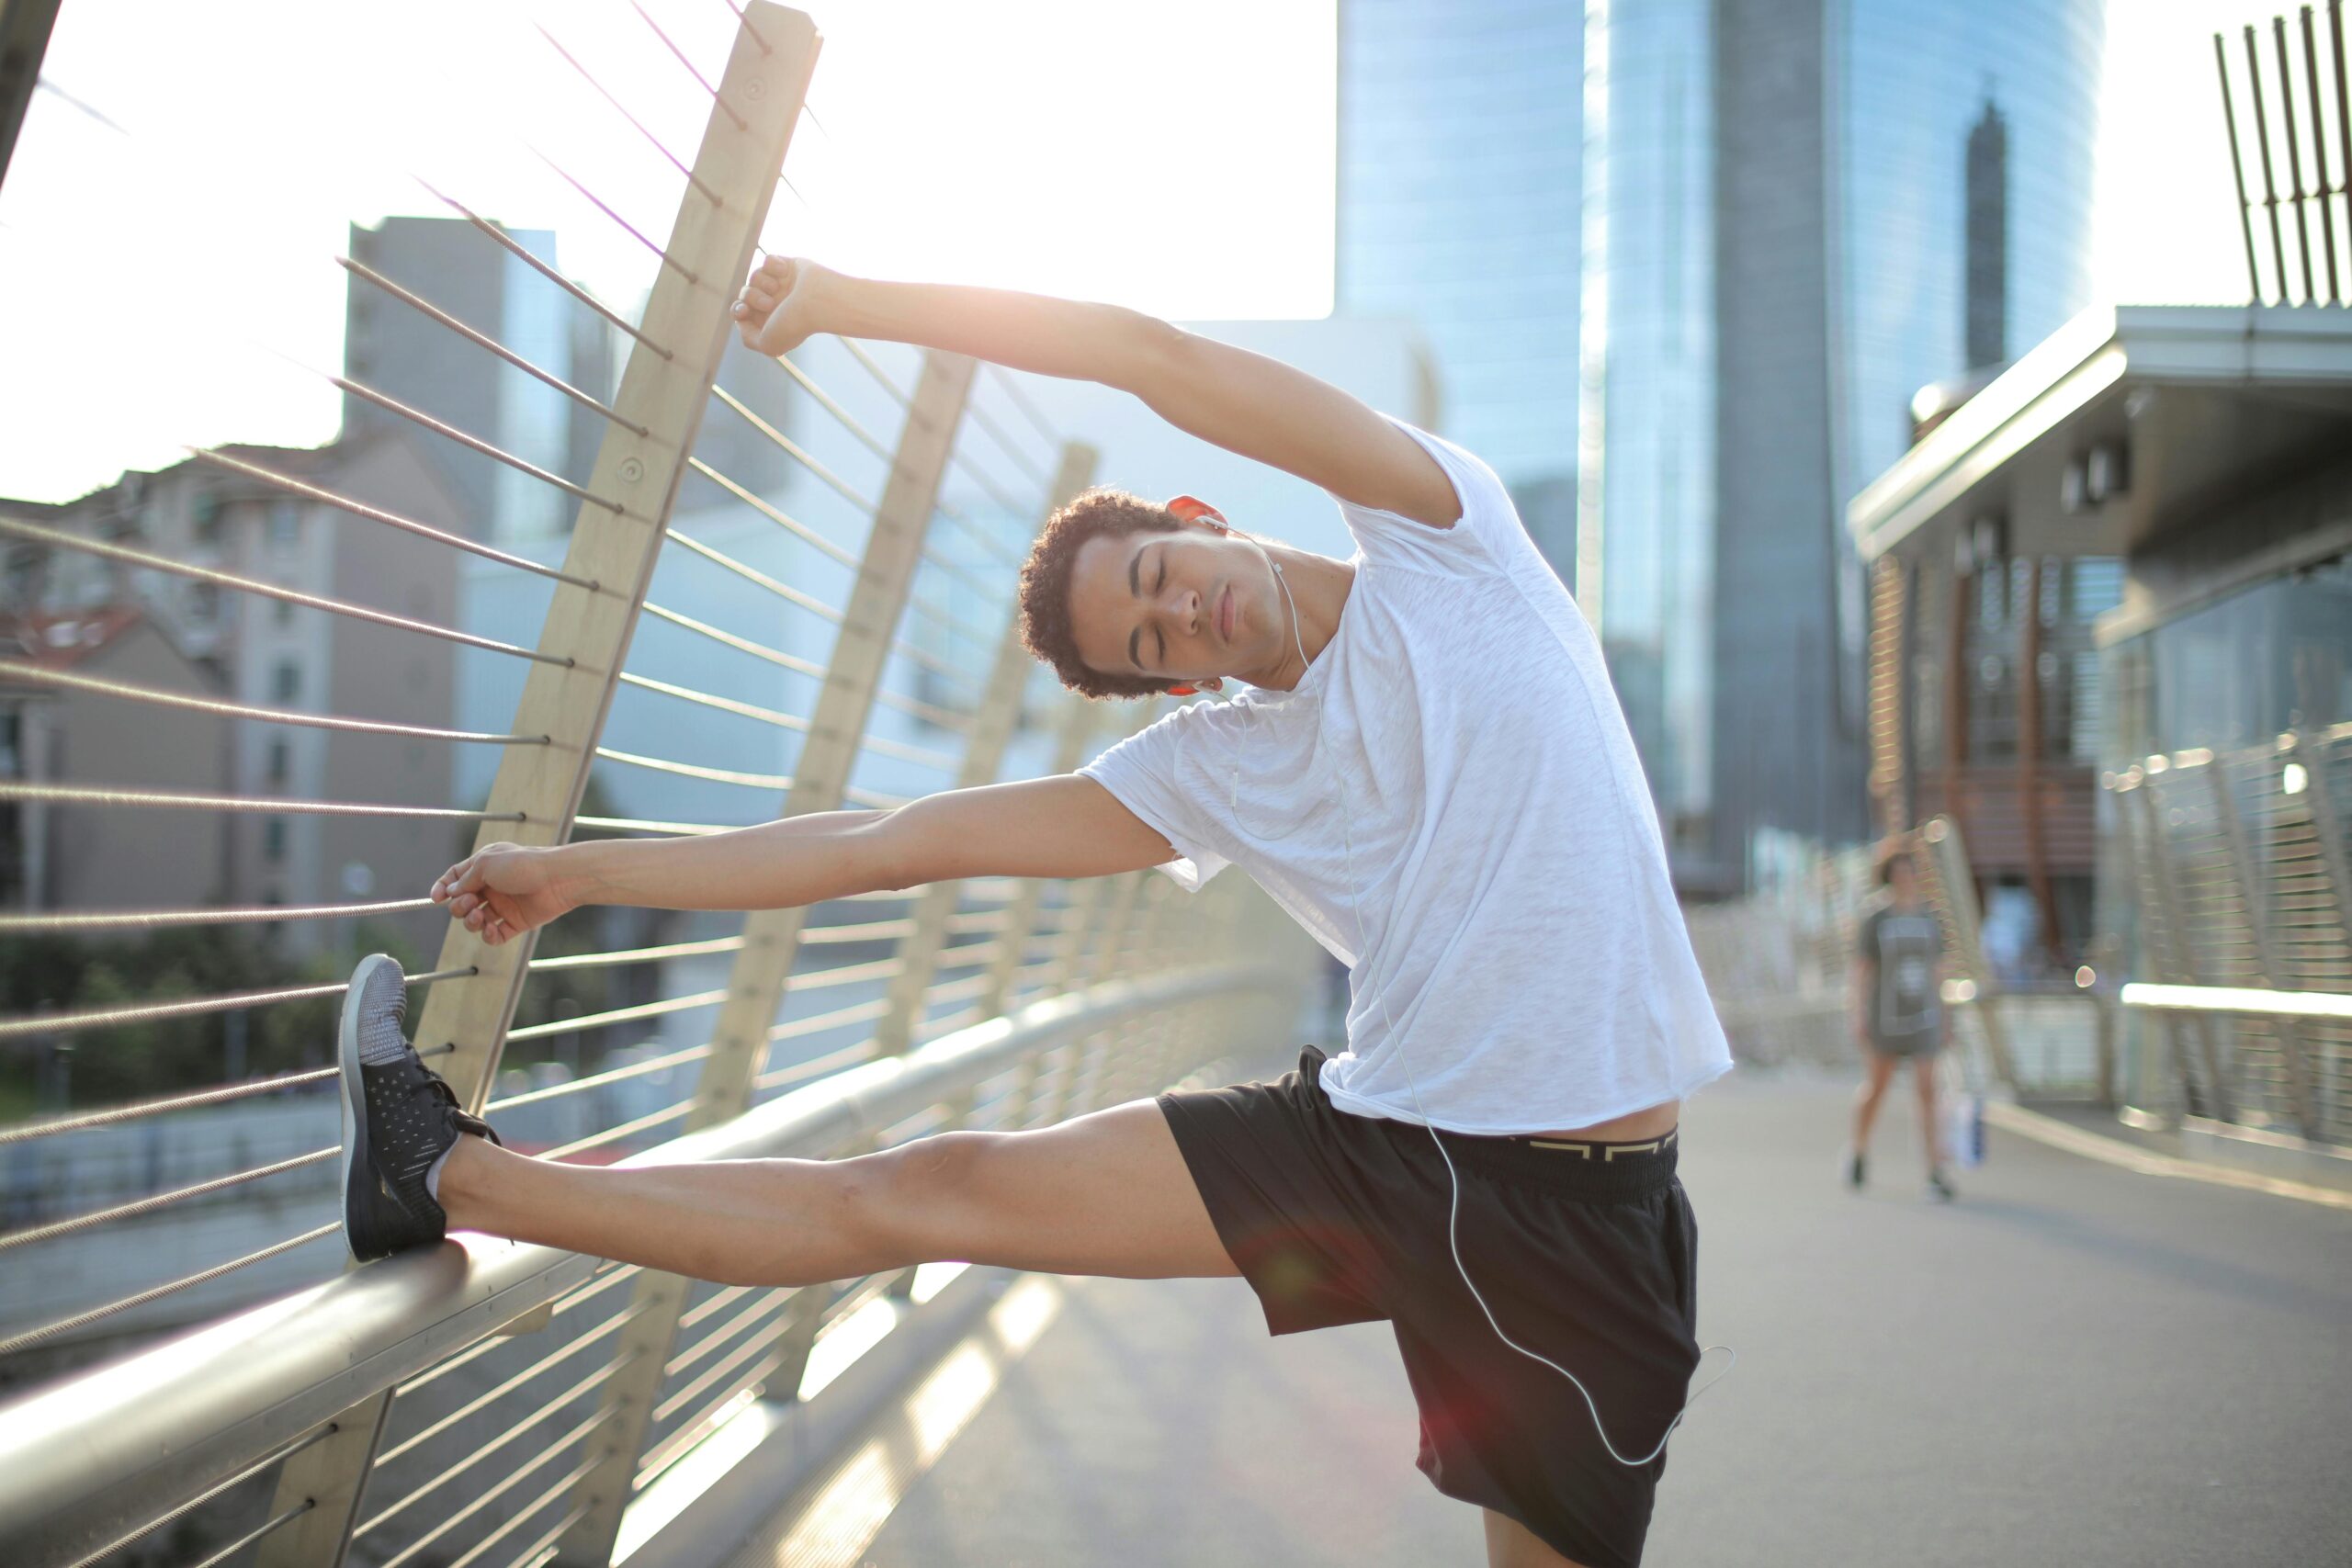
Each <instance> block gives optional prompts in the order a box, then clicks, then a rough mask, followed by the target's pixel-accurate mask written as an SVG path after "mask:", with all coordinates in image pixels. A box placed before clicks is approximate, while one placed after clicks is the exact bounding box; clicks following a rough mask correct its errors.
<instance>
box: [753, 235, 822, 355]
mask: <svg viewBox="0 0 2352 1568" xmlns="http://www.w3.org/2000/svg"><path fill="white" fill-rule="evenodd" d="M826 276H828V275H827V273H826V271H825V269H824V268H823V267H821V266H819V265H817V264H816V263H815V262H812V261H801V260H798V259H797V258H787V257H784V256H770V257H768V258H767V260H765V261H763V262H762V263H761V264H760V265H758V266H757V267H755V268H753V269H752V276H751V278H750V280H749V281H747V282H746V283H745V284H744V285H743V290H742V292H741V294H738V295H737V296H736V297H735V303H734V305H733V306H732V307H731V308H730V313H731V314H732V315H733V317H734V319H735V331H736V332H737V333H738V334H740V335H741V337H742V339H743V343H744V346H746V347H748V348H755V349H757V350H759V351H760V352H761V353H762V354H764V355H771V356H775V355H785V354H789V353H790V352H792V350H794V349H796V348H798V347H799V346H800V345H801V344H804V343H806V342H808V341H809V337H810V335H811V334H813V333H820V332H822V331H824V330H825V325H824V322H823V321H820V320H819V319H818V310H819V298H818V296H819V293H820V289H821V288H822V287H823V282H824V279H825V277H826Z"/></svg>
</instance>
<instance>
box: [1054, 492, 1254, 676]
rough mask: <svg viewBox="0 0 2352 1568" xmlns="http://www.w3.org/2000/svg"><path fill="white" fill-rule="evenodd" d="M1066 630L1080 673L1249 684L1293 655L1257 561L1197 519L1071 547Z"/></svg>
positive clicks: (1241, 543) (1248, 547)
mask: <svg viewBox="0 0 2352 1568" xmlns="http://www.w3.org/2000/svg"><path fill="white" fill-rule="evenodd" d="M1070 625H1071V629H1072V630H1073V632H1074V633H1075V634H1076V637H1077V641H1078V651H1079V657H1080V658H1081V659H1083V660H1086V663H1087V665H1088V667H1089V668H1091V669H1093V670H1096V671H1101V672H1102V673H1103V674H1106V675H1136V676H1141V677H1143V678H1144V679H1146V680H1150V681H1167V682H1179V683H1197V682H1202V681H1205V680H1209V679H1212V678H1215V677H1219V676H1226V675H1230V676H1233V677H1235V678H1237V679H1239V680H1243V681H1252V677H1253V675H1257V676H1263V675H1270V674H1272V673H1273V672H1275V671H1279V670H1280V669H1281V668H1282V666H1283V657H1284V656H1285V655H1288V654H1290V653H1291V652H1292V651H1293V649H1292V640H1291V628H1290V616H1289V611H1288V610H1287V609H1286V608H1285V607H1284V605H1283V598H1282V591H1281V590H1280V589H1279V588H1277V587H1276V586H1275V585H1274V577H1273V572H1272V569H1271V568H1270V567H1269V566H1268V565H1267V563H1266V558H1265V557H1264V556H1263V555H1261V554H1260V553H1259V549H1258V547H1257V546H1255V545H1253V544H1250V542H1248V541H1247V540H1244V539H1242V538H1239V537H1238V536H1234V535H1231V534H1227V533H1224V532H1221V531H1219V530H1218V529H1216V528H1215V527H1213V526H1211V525H1209V524H1208V523H1207V522H1206V521H1205V520H1200V521H1194V522H1188V523H1183V524H1181V525H1178V526H1177V527H1175V528H1173V529H1171V530H1169V531H1167V532H1165V533H1152V534H1128V535H1124V536H1115V535H1103V536H1097V537H1095V538H1092V539H1089V540H1088V541H1087V542H1086V543H1085V544H1083V545H1081V546H1080V547H1079V551H1078V556H1077V558H1076V560H1075V561H1074V562H1073V563H1072V568H1071V572H1070ZM1252 683H1253V684H1255V683H1262V682H1255V681H1252Z"/></svg>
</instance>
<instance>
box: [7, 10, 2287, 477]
mask: <svg viewBox="0 0 2352 1568" xmlns="http://www.w3.org/2000/svg"><path fill="white" fill-rule="evenodd" d="M644 3H645V6H646V9H647V10H648V11H649V12H650V14H651V15H652V17H654V19H655V20H656V21H658V22H659V23H660V24H661V25H662V28H663V29H664V30H665V31H667V32H669V33H670V35H671V36H672V37H673V39H676V40H677V41H678V43H679V44H680V45H681V46H682V47H683V48H684V50H685V51H687V53H688V54H689V55H690V56H691V57H692V58H693V59H694V60H695V62H697V63H698V64H702V65H703V66H705V68H706V69H716V67H717V64H718V62H721V61H722V60H723V59H724V56H725V52H726V48H727V42H728V39H729V36H730V34H731V29H732V28H733V27H734V25H735V19H734V17H733V16H732V14H731V13H730V12H729V9H728V7H727V6H726V4H725V0H644ZM1432 3H1436V0H1432ZM814 4H815V14H816V16H817V18H818V22H819V25H820V28H822V29H823V31H824V33H825V39H826V41H825V49H824V52H823V54H822V56H821V57H820V61H819V62H818V67H817V75H816V81H815V85H814V86H813V88H812V90H811V92H810V95H809V97H810V102H811V105H812V107H814V109H815V111H816V113H817V116H818V117H819V118H820V119H821V121H822V122H823V130H822V131H820V130H816V129H814V128H813V127H812V126H811V125H810V124H809V123H808V122H807V121H806V120H804V121H803V122H802V124H801V126H800V128H799V130H798V132H797V135H796V137H795V139H794V142H793V148H792V152H791V155H790V158H789V160H788V162H787V165H786V168H787V173H788V174H789V175H790V176H791V179H792V182H793V185H794V186H795V187H797V191H798V192H799V195H798V196H797V197H796V196H795V195H793V194H792V193H790V192H779V193H778V196H777V197H776V200H775V205H774V208H773V209H772V214H771V220H770V223H769V229H768V234H767V242H768V243H769V245H770V246H771V247H772V248H775V249H779V250H782V251H785V252H786V253H787V254H790V253H796V252H801V253H807V254H813V255H816V256H819V257H820V258H822V259H824V260H826V261H828V262H831V263H832V264H834V265H840V266H842V267H845V268H848V269H851V270H854V271H865V272H871V273H875V274H878V275H882V276H906V277H926V278H936V279H941V280H952V281H960V282H976V283H994V284H1002V285H1008V286H1013V287H1020V288H1035V289H1042V290H1045V291H1047V292H1052V293H1061V294H1070V295H1077V296H1081V297H1087V298H1094V299H1114V300H1117V301H1119V302H1122V303H1125V304H1130V305H1134V306H1136V307H1137V308H1139V309H1143V310H1151V311H1153V312H1155V313H1158V314H1160V315H1165V316H1170V317H1177V318H1192V319H1203V318H1216V317H1287V316H1310V317H1311V316H1318V315H1321V314H1323V313H1325V312H1326V311H1328V310H1329V308H1330V303H1331V263H1332V194H1333V162H1334V118H1335V116H1334V107H1335V81H1336V56H1335V41H1334V40H1335V34H1334V27H1335V10H1336V6H1337V4H1338V0H1186V3H1185V4H1183V5H1181V6H1180V5H1174V4H1142V3H1129V0H1119V3H1108V0H994V3H991V4H988V5H978V4H974V3H973V0H842V3H840V4H829V3H827V0H814ZM2277 9H2278V0H2267V3H2264V4H2256V5H2247V4H2244V3H2243V0H2113V4H2112V5H2111V6H2110V13H2111V14H2110V18H2109V74H2108V81H2109V89H2108V96H2107V101H2106V107H2105V122H2104V130H2103V132H2102V138H2101V155H2102V164H2101V186H2100V189H2101V209H2100V225H2099V234H2100V241H2099V244H2100V265H2099V269H2098V271H2099V276H2100V279H2101V282H2102V288H2103V291H2104V292H2106V293H2108V294H2109V295H2110V296H2112V297H2119V298H2125V299H2184V300H2188V299H2215V300H2231V299H2244V298H2245V282H2244V276H2243V266H2244V264H2243V260H2242V254H2241V252H2240V249H2239V242H2238V238H2237V230H2236V224H2235V220H2234V218H2233V213H2232V208H2231V200H2232V198H2231V196H2230V181H2229V169H2228V164H2227V160H2226V155H2225V152H2224V143H2223V140H2222V130H2221V124H2220V109H2219V103H2218V98H2217V96H2216V93H2215V89H2214V85H2213V77H2212V56H2211V41H2210V35H2211V31H2212V30H2213V29H2214V28H2216V27H2225V26H2226V27H2232V28H2234V26H2235V25H2236V24H2238V23H2239V22H2242V21H2244V20H2245V19H2250V18H2267V17H2268V16H2270V15H2271V14H2273V13H2274V12H2275V11H2276V10H2277ZM535 22H536V23H539V24H543V25H545V26H546V27H547V28H548V29H549V30H550V31H551V32H553V34H554V35H555V36H556V38H557V39H560V41H561V42H562V43H563V45H564V46H565V47H566V48H567V49H569V50H571V52H572V53H573V54H574V55H576V56H577V57H578V58H579V59H580V60H581V61H582V63H584V64H585V65H587V66H588V67H589V69H590V70H592V71H594V73H595V74H596V76H597V78H598V79H599V80H600V81H601V82H602V83H603V84H604V85H605V86H606V87H608V88H610V89H611V90H612V92H613V93H614V94H615V95H616V96H618V97H619V98H620V99H621V100H622V101H623V102H624V103H626V104H627V105H628V107H630V109H631V110H632V111H633V112H634V113H636V114H637V115H638V117H639V118H640V119H643V120H644V121H645V122H646V123H647V124H648V125H649V126H650V128H651V129H652V130H654V131H655V132H656V134H657V135H659V137H660V138H661V140H662V142H663V143H664V144H665V145H666V146H668V147H669V148H670V149H671V150H672V151H673V152H677V153H678V154H680V155H681V156H685V157H691V154H692V150H693V148H694V146H695V142H696V141H697V140H698V139H699V137H700V134H701V129H702V125H703V122H704V120H705V119H706V118H707V115H708V112H709V100H708V98H707V96H704V95H703V94H702V92H701V90H700V89H699V88H697V87H696V86H695V84H694V81H693V79H692V78H691V77H689V76H688V75H687V74H686V73H685V71H684V67H683V66H681V65H680V64H679V63H678V62H677V61H676V60H675V59H674V58H673V56H672V55H671V54H670V53H669V51H667V50H665V49H664V48H663V47H662V44H661V43H660V42H659V41H658V40H657V39H655V38H654V37H653V35H652V33H651V31H650V29H649V28H648V27H647V26H646V23H645V22H644V21H643V19H641V18H640V17H639V15H638V14H637V12H636V11H635V10H634V9H633V8H632V7H631V6H629V5H628V4H627V3H626V0H570V3H565V4H558V3H555V0H539V3H537V4H533V3H531V0H409V3H408V4H405V5H402V6H397V7H391V8H386V7H384V6H357V5H354V4H350V3H348V0H210V3H208V4H205V5H201V6H195V5H189V4H187V0H66V4H65V5H64V6H63V8H62V14H61V17H60V19H59V21H58V24H57V30H56V34H55V37H54V38H53V39H52V40H51V46H50V50H49V54H48V58H47V60H46V62H45V63H44V66H43V76H44V79H45V80H46V81H47V83H48V84H49V85H51V87H52V88H53V89H56V90H55V91H44V92H40V93H37V94H35V96H34V97H33V101H32V107H31V110H30V112H29V114H28V117H27V120H26V124H25V129H24V131H23V134H22V136H21V137H20V138H19V140H18V142H17V152H16V157H15V160H14V162H13V164H12V165H11V167H10V168H9V170H8V172H7V176H6V184H5V186H0V367H6V373H5V374H0V430H5V431H6V433H7V434H6V439H5V441H0V495H13V496H19V497H27V498H33V499H43V500H61V499H65V498H67V497H70V496H73V495H76V494H79V493H82V492H84V491H87V490H89V489H91V488H93V487H95V486H97V485H101V484H105V483H107V482H108V481H109V480H111V479H113V478H114V477H115V476H116V475H117V474H118V473H119V472H120V471H121V470H122V469H124V468H132V467H139V468H148V467H155V466H159V465H162V464H164V463H167V462H170V461H172V460H173V459H174V458H175V457H176V456H177V455H178V452H179V448H180V447H181V446H182V445H190V446H208V445H212V444H215V443H219V442H224V441H268V442H282V443H289V444H297V443H311V442H318V441H323V440H326V439H329V438H330V437H332V435H333V434H334V426H335V422H336V417H337V412H336V411H337V404H336V397H335V394H334V392H333V390H332V389H329V388H327V387H326V386H325V385H324V383H323V382H322V380H320V379H319V378H318V377H317V375H316V374H314V372H316V371H319V370H324V369H332V368H334V367H336V366H338V365H339V364H340V362H341V357H342V333H343V297H344V276H343V274H342V273H341V271H340V270H339V269H337V268H336V267H335V266H334V265H333V263H332V261H331V259H330V258H331V256H332V255H333V254H335V253H337V252H339V251H341V250H342V249H343V248H344V246H345V224H346V222H348V221H350V220H360V221H364V222H374V221H376V220H379V219H380V218H382V217H383V216H385V215H387V214H390V213H417V214H428V215H443V214H445V213H446V211H447V209H443V208H441V207H439V206H438V205H437V204H435V202H434V201H433V200H432V198H431V197H428V196H427V195H425V194H424V191H422V190H421V189H420V188H419V187H418V186H416V185H415V184H414V182H413V178H412V177H411V176H412V175H422V176H424V178H426V179H429V180H431V181H432V182H433V183H434V184H435V185H436V186H440V187H441V188H442V189H444V190H446V191H447V192H448V193H449V194H451V195H452V196H455V197H458V198H459V199H460V200H463V201H465V202H467V203H468V204H469V206H472V207H473V208H475V209H476V210H478V211H481V212H483V213H485V214H487V215H490V216H492V217H496V218H499V219H503V220H505V221H507V222H509V223H511V224H514V225H515V226H518V227H528V228H545V229H552V230H554V231H556V232H557V234H558V245H559V252H560V259H561V262H562V265H563V266H564V268H565V270H566V271H567V272H569V273H571V274H572V275H573V276H579V277H582V278H584V279H585V280H587V281H588V282H589V284H590V285H591V286H592V287H593V288H595V289H596V290H597V291H598V292H599V293H600V294H602V295H603V296H605V298H606V299H609V300H612V301H614V302H615V303H616V304H621V305H624V306H629V305H633V304H634V302H635V300H636V299H638V298H639V295H640V294H641V293H642V291H643V290H644V288H646V287H647V284H648V282H649V279H650V272H651V269H652V265H653V264H652V261H651V258H650V256H649V255H647V254H646V253H645V252H644V251H643V250H641V249H639V247H638V245H637V243H636V242H635V241H633V240H631V239H629V238H628V236H627V235H626V234H624V233H623V232H622V231H620V230H619V229H618V228H616V226H615V225H614V224H613V223H612V222H611V221H610V220H608V219H606V218H605V217H604V216H603V215H602V214H600V213H599V212H597V211H596V210H595V209H594V208H592V207H590V206H589V205H588V204H587V203H586V202H584V201H583V200H582V198H581V197H578V196H577V195H576V194H574V193H573V192H572V191H571V189H570V188H569V187H568V186H565V185H564V183H563V182H562V181H561V180H560V178H558V177H557V176H556V175H553V174H552V173H550V172H549V171H548V168H547V166H546V164H543V163H541V162H540V161H539V159H538V157H537V156H536V155H535V154H534V152H532V150H531V149H532V148H534V147H536V148H537V149H538V150H539V151H541V152H545V153H546V154H548V156H549V157H552V158H554V159H555V160H556V161H557V162H559V163H560V164H563V165H564V166H565V167H566V168H567V169H570V170H571V172H573V173H574V174H576V175H579V176H581V177H582V179H583V180H584V181H585V182H587V183H588V184H589V185H590V186H591V187H592V188H593V189H594V190H596V192H597V193H598V194H599V195H600V196H601V197H604V199H605V200H606V201H607V202H609V203H611V204H612V205H613V206H614V207H616V209H619V210H620V211H621V212H623V213H624V214H626V215H628V217H630V218H631V219H632V220H634V221H635V222H636V223H637V224H638V226H639V227H640V228H642V229H645V230H647V231H649V232H651V233H653V234H655V235H656V236H657V237H658V236H659V235H661V234H662V233H664V232H666V231H667V229H668V227H669V223H670V219H671V216H672V214H673V211H674V210H675V207H676V202H677V191H678V187H679V185H680V179H679V176H678V175H677V174H676V172H675V171H674V170H673V169H672V168H671V167H670V166H669V165H668V164H666V163H664V162H663V161H662V158H661V155H660V154H659V153H657V152H655V151H654V150H653V149H652V148H651V147H650V146H648V145H647V144H646V143H645V142H644V141H642V140H641V138H640V137H639V133H638V132H637V131H635V130H631V129H630V128H629V126H628V124H627V122H626V121H624V120H623V119H622V118H620V117H619V116H618V115H617V114H616V112H615V111H614V110H613V108H612V107H610V106H609V105H608V104H606V103H605V101H604V100H603V99H602V98H600V97H598V96H596V95H595V93H594V90H593V89H591V88H589V87H588V86H586V85H584V84H583V83H582V81H581V79H580V77H579V76H578V74H577V73H575V72H574V71H573V70H572V68H571V66H569V65H567V64H566V63H565V62H563V60H562V59H561V58H560V56H559V55H558V54H557V53H556V51H554V49H552V48H551V47H549V45H548V41H547V40H546V39H544V38H542V37H540V36H539V35H538V33H537V31H536V30H535V28H534V24H535ZM61 95H71V97H72V99H74V100H77V101H78V102H79V103H81V104H83V105H86V106H87V107H88V108H89V109H91V110H95V111H96V113H97V114H99V115H103V116H104V117H106V118H107V119H109V120H111V121H113V122H114V123H115V124H116V125H118V126H119V127H120V128H121V130H113V129H109V128H108V127H107V125H105V124H102V123H100V122H99V120H97V119H96V118H92V117H91V115H89V114H87V113H85V112H83V110H81V109H79V108H77V107H74V103H72V102H69V101H68V99H67V97H65V96H61ZM803 198H805V200H804V199H803Z"/></svg>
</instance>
